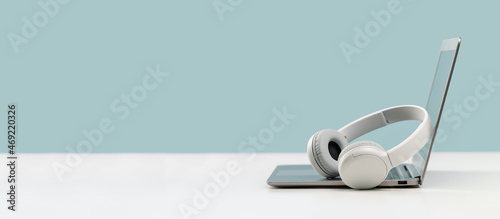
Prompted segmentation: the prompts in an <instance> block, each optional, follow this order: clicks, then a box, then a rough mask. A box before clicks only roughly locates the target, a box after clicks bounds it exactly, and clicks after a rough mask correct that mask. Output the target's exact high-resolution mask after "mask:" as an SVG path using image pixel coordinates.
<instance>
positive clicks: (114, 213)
mask: <svg viewBox="0 0 500 219" xmlns="http://www.w3.org/2000/svg"><path fill="white" fill-rule="evenodd" d="M66 156H67V154H21V155H20V157H19V161H18V162H19V166H18V168H19V169H18V174H19V178H18V180H19V183H18V187H19V191H18V199H17V200H18V209H17V212H16V213H12V212H9V211H7V210H6V204H2V205H1V206H2V209H1V210H0V218H2V219H3V218H182V217H181V214H180V212H179V206H181V204H182V203H184V204H186V205H188V206H191V207H193V203H192V200H193V198H194V197H195V193H194V192H193V191H194V190H196V189H198V190H201V191H202V190H203V188H204V187H207V185H212V186H213V185H214V184H213V183H214V180H212V178H211V177H210V176H209V173H210V172H211V171H214V172H218V171H221V170H225V169H226V165H227V163H231V160H233V161H234V162H237V163H238V164H239V165H240V172H239V173H237V174H236V175H234V176H231V177H230V182H229V184H228V185H227V186H226V187H225V188H223V189H220V190H219V192H214V193H212V194H214V196H215V197H213V198H208V201H209V204H208V205H207V206H206V207H205V208H204V209H200V210H199V215H195V216H193V217H190V218H381V217H383V216H389V218H405V219H406V218H500V152H482V153H480V152H475V153H433V155H432V157H431V162H430V165H429V168H428V172H427V175H426V180H425V182H424V185H423V186H422V187H420V188H406V189H394V188H388V189H375V190H369V191H355V190H351V189H332V188H326V189H276V188H272V187H270V186H268V185H267V184H266V180H267V178H268V176H269V174H270V173H271V172H272V171H273V169H274V167H275V166H276V165H278V164H301V163H303V164H305V163H308V160H307V157H306V154H258V155H256V156H255V159H253V160H251V161H247V160H246V159H247V158H248V157H249V155H248V154H92V155H89V156H88V157H86V158H84V160H83V162H82V163H81V165H79V166H78V167H76V168H75V169H74V171H73V172H72V173H70V174H67V175H65V176H64V178H63V181H62V182H59V181H58V179H57V177H56V175H55V173H54V171H53V170H52V167H51V164H52V163H53V162H54V161H57V162H62V163H64V159H65V157H66ZM0 160H1V161H2V163H3V164H2V165H1V167H0V172H1V175H0V177H1V178H0V190H1V191H2V192H3V191H6V190H7V182H6V177H7V166H6V165H5V163H6V158H5V154H3V156H2V157H0ZM217 188H220V187H217ZM1 197H2V203H5V200H6V199H7V197H6V195H5V193H4V195H3V196H1Z"/></svg>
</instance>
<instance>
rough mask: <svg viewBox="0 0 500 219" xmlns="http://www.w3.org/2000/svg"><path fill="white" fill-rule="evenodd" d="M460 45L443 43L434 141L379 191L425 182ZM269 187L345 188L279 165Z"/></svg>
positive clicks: (433, 106)
mask: <svg viewBox="0 0 500 219" xmlns="http://www.w3.org/2000/svg"><path fill="white" fill-rule="evenodd" d="M460 41H461V38H460V37H458V38H453V39H447V40H443V42H442V44H441V50H440V53H439V58H438V64H437V67H436V71H435V73H434V80H433V82H432V86H431V91H430V94H429V98H428V99H427V105H426V109H427V112H428V113H429V116H430V118H431V121H432V126H433V136H432V138H431V140H429V142H427V144H426V145H425V146H424V147H423V148H422V149H421V150H420V151H419V152H418V153H417V154H415V155H414V156H413V157H412V158H411V159H410V160H408V161H407V162H405V163H403V164H401V165H399V166H397V167H395V168H393V169H392V170H391V171H390V172H389V174H388V176H387V178H386V179H385V181H384V182H382V183H381V184H380V185H379V187H396V186H417V185H422V183H423V182H424V176H425V171H426V169H427V164H428V163H429V157H430V155H431V150H432V146H433V143H434V139H435V138H436V133H437V129H438V126H439V121H440V118H441V113H442V111H443V107H444V103H445V100H446V94H447V93H448V87H449V86H450V80H451V76H452V73H453V67H454V66H455V61H456V59H457V54H458V48H459V47H460ZM267 184H269V185H271V186H276V187H324V186H327V187H328V186H345V184H344V183H343V182H342V180H341V178H340V177H339V176H337V177H334V178H325V177H323V176H321V175H319V174H318V173H316V171H315V170H314V169H313V167H312V166H311V165H279V166H277V167H276V169H275V170H274V171H273V173H272V174H271V176H270V177H269V179H267Z"/></svg>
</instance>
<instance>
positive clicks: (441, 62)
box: [412, 37, 461, 185]
mask: <svg viewBox="0 0 500 219" xmlns="http://www.w3.org/2000/svg"><path fill="white" fill-rule="evenodd" d="M460 41H461V38H460V37H457V38H452V39H447V40H443V42H442V44H441V49H440V52H439V58H438V63H437V66H436V70H435V72H434V79H433V81H432V86H431V91H430V93H429V98H428V99H427V105H426V107H425V108H426V110H427V112H428V113H429V116H430V118H431V121H432V126H433V129H434V130H433V132H434V133H433V136H432V138H431V140H430V141H429V142H427V144H426V145H425V146H424V147H423V148H422V149H421V150H420V151H419V152H418V153H417V154H416V155H414V156H413V158H412V163H413V164H414V165H415V167H416V169H417V171H418V172H419V173H420V175H421V177H420V185H422V183H423V181H424V176H425V171H426V169H427V164H428V163H429V157H430V155H431V150H432V146H433V145H434V140H435V138H436V133H437V130H438V128H439V121H440V119H441V113H442V112H443V107H444V103H445V101H446V94H447V93H448V87H449V86H450V81H451V76H452V73H453V68H454V66H455V61H456V59H457V54H458V48H459V47H460Z"/></svg>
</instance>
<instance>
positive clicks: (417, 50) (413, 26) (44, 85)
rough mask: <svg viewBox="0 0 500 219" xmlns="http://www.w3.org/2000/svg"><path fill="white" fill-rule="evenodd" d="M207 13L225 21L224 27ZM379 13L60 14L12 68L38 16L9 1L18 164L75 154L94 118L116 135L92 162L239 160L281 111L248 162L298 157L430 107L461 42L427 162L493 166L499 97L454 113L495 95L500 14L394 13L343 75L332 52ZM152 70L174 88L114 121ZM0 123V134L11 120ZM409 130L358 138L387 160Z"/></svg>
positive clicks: (5, 24)
mask: <svg viewBox="0 0 500 219" xmlns="http://www.w3.org/2000/svg"><path fill="white" fill-rule="evenodd" d="M40 2H43V3H45V2H50V1H47V0H42V1H40ZM214 2H219V3H220V4H219V6H220V5H225V6H226V9H231V11H226V12H225V13H224V14H223V19H221V18H220V17H219V16H218V13H217V11H216V9H215V7H214V4H213V3H214ZM388 2H389V1H342V2H341V1H285V0H280V1H263V0H260V1H246V0H243V1H241V3H240V4H237V3H238V1H230V2H227V1H225V0H221V1H70V2H69V3H67V4H61V3H58V5H59V9H58V11H57V13H55V15H54V16H53V17H50V16H49V17H48V21H47V23H46V24H45V25H43V26H42V27H38V28H37V29H38V32H37V34H36V35H35V36H34V37H32V38H29V39H28V38H27V40H28V43H26V44H21V45H19V46H18V49H19V51H18V53H16V51H15V49H14V46H13V45H12V43H11V40H10V39H9V33H14V34H17V35H19V36H22V28H23V25H24V23H23V17H26V18H27V19H28V20H29V21H31V22H33V16H34V15H36V14H37V13H38V12H40V11H43V9H42V7H41V6H40V5H39V3H38V2H36V1H8V2H6V1H4V2H2V3H1V6H0V31H1V32H0V36H3V37H2V38H1V39H2V40H0V48H1V50H0V60H1V64H0V73H1V80H0V83H1V84H0V89H1V90H0V92H1V94H2V95H1V99H0V100H1V103H2V105H4V110H3V111H4V115H6V113H7V107H6V106H7V104H9V103H11V102H15V103H17V104H18V108H19V110H18V128H19V129H18V138H19V141H18V151H19V152H35V153H38V152H70V150H68V148H73V149H74V148H76V146H77V144H78V143H79V142H80V141H82V140H85V139H86V138H85V136H84V135H83V134H82V131H83V130H84V129H85V130H91V129H95V128H97V127H99V125H98V124H99V121H101V120H102V119H103V118H108V119H110V120H111V121H112V122H113V125H114V127H115V129H114V131H113V132H112V133H109V134H104V135H103V139H102V143H100V144H99V145H96V146H93V149H92V152H238V151H241V148H239V147H238V146H239V145H240V144H241V143H243V142H245V141H246V140H247V139H248V136H258V135H259V133H261V132H265V131H268V129H266V128H268V127H269V122H270V121H271V120H272V118H273V117H274V116H275V113H274V112H273V109H278V110H279V111H281V110H283V108H284V107H286V109H287V111H288V113H291V114H295V115H296V117H295V118H294V119H291V120H290V123H289V124H288V125H286V126H284V129H283V130H282V131H280V132H277V133H273V136H272V138H269V136H268V138H267V140H269V142H267V143H266V144H262V145H263V146H262V147H259V148H257V150H258V151H262V152H305V151H306V143H307V140H308V138H309V137H310V136H311V135H312V134H313V133H314V132H316V131H318V130H321V129H325V128H334V129H338V128H340V127H342V126H343V125H345V124H347V123H348V122H350V121H352V120H354V119H356V118H358V117H360V116H363V115H365V114H368V113H370V112H372V111H376V110H379V109H382V108H384V107H389V106H393V105H398V104H416V105H421V106H425V104H426V100H427V96H428V93H429V89H430V85H431V82H432V77H433V74H434V69H435V67H436V62H437V58H438V52H439V48H440V45H441V41H442V40H443V39H447V38H453V37H458V36H460V37H462V46H461V49H460V53H459V56H458V60H457V65H456V67H455V75H454V78H453V80H452V85H451V88H450V91H449V97H448V101H447V104H446V107H445V111H449V112H450V115H451V116H455V117H454V118H455V119H454V120H453V119H448V120H447V121H443V122H442V126H441V127H442V130H443V132H444V134H445V135H446V138H445V139H444V140H441V141H440V142H438V143H437V144H436V145H435V150H436V151H498V150H499V149H500V145H499V144H498V141H496V137H497V135H498V133H499V129H498V126H497V124H499V122H500V116H498V110H499V107H500V101H499V100H500V91H498V90H500V87H496V88H497V90H493V91H490V90H487V89H484V88H483V90H482V92H486V93H489V94H490V95H489V98H487V99H485V100H479V101H478V102H477V103H475V105H474V107H473V110H470V112H467V113H468V114H467V116H463V115H460V116H459V114H458V113H456V112H454V108H453V106H454V104H462V105H463V104H464V103H465V104H467V103H468V104H471V103H474V102H470V101H472V99H474V97H475V90H476V88H477V87H478V86H482V85H481V82H480V78H484V79H485V80H487V79H488V77H492V80H493V81H498V82H500V75H499V72H500V68H499V67H498V57H499V56H498V54H497V51H498V50H499V49H500V43H499V41H498V40H497V38H498V37H497V36H498V35H499V34H500V29H498V28H497V26H498V20H500V15H499V14H498V8H499V6H500V4H499V3H496V2H493V1H484V2H483V1H479V2H477V1H475V2H472V1H464V2H460V3H457V2H456V1H406V0H401V1H400V6H399V7H400V8H401V10H402V11H401V13H399V14H393V15H392V16H391V20H390V22H389V24H388V25H387V26H385V27H384V26H380V27H381V28H380V31H379V32H378V33H377V34H376V36H374V37H370V39H371V40H370V43H369V44H368V46H366V47H365V48H362V49H360V51H361V52H360V53H359V54H353V55H352V56H351V58H352V60H351V62H348V61H347V60H346V57H345V56H344V55H343V53H342V51H341V49H340V44H341V43H342V42H345V43H348V44H351V45H353V40H354V37H355V35H356V33H355V32H354V29H355V28H356V27H359V28H360V29H362V30H363V29H364V28H365V25H366V24H367V23H369V22H373V21H376V20H375V18H374V17H373V16H372V15H371V14H370V12H371V11H375V12H380V11H381V10H388V5H387V4H388ZM231 3H233V4H231ZM157 65H158V66H159V68H160V69H161V71H164V72H169V73H170V75H169V76H168V77H167V78H165V79H164V81H163V82H162V83H160V84H159V85H158V87H157V88H156V89H154V90H152V91H148V93H147V97H145V99H144V101H141V102H139V103H138V105H137V107H136V108H134V109H130V113H129V114H128V116H127V117H126V118H125V119H123V120H121V119H119V116H120V115H121V113H116V112H113V111H112V110H111V104H112V103H113V101H114V100H116V99H117V98H118V99H119V98H120V97H121V95H123V94H125V95H127V94H130V93H131V90H133V88H135V87H136V86H138V85H141V84H142V80H143V78H144V77H145V75H147V74H148V71H147V70H146V69H145V68H146V67H147V66H151V67H152V68H153V69H155V68H156V66H157ZM490 75H491V76H490ZM471 98H472V99H471ZM467 101H469V102H467ZM456 116H458V119H459V120H460V121H461V122H460V124H459V123H458V121H457V120H458V119H457V117H456ZM1 123H2V124H4V125H3V127H6V126H7V125H6V124H7V118H6V116H2V118H1ZM278 124H280V123H278ZM414 126H415V124H414V123H411V122H409V123H402V124H398V125H395V126H392V127H388V128H384V129H382V130H378V131H376V132H375V133H372V134H370V135H369V136H366V137H365V138H367V139H370V140H376V141H378V142H379V143H381V144H382V145H384V147H386V148H389V147H391V146H393V144H395V143H397V142H398V141H400V140H402V139H404V138H405V137H406V136H407V134H408V133H409V132H411V129H412V128H413V127H414ZM2 130H5V132H6V130H7V129H6V128H3V129H2ZM263 130H264V131H263ZM268 134H269V133H268ZM1 139H3V140H2V141H3V142H6V134H3V135H1ZM247 149H248V148H247ZM250 150H251V149H250ZM1 151H3V152H5V151H6V145H5V146H2V148H1Z"/></svg>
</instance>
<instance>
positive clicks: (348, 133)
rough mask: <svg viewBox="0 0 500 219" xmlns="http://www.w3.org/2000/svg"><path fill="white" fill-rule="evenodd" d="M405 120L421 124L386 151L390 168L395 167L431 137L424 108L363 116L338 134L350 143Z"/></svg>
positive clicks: (409, 107)
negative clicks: (417, 121)
mask: <svg viewBox="0 0 500 219" xmlns="http://www.w3.org/2000/svg"><path fill="white" fill-rule="evenodd" d="M405 120H419V121H421V122H422V123H420V125H419V126H418V127H417V129H416V130H415V131H414V132H413V133H412V134H411V135H410V136H409V137H408V138H406V139H405V140H404V141H403V142H401V143H399V144H398V145H396V146H395V147H393V148H392V149H390V150H389V151H387V156H388V157H389V160H390V161H391V164H392V167H396V166H398V165H399V164H401V163H403V162H405V161H406V160H408V159H410V158H411V157H412V156H413V155H415V154H416V153H417V152H418V151H419V150H420V149H422V148H423V147H424V145H425V144H426V143H427V141H429V139H430V138H431V136H432V130H433V128H432V123H431V119H430V117H429V114H428V113H427V111H426V110H425V109H424V108H422V107H420V106H415V105H401V106H394V107H389V108H386V109H383V110H379V111H377V112H374V113H371V114H369V115H366V116H363V117H361V118H359V119H357V120H355V121H353V122H351V123H349V124H347V125H346V126H344V127H342V128H341V129H339V132H340V133H342V134H343V135H344V137H345V138H346V139H347V141H348V142H351V141H352V140H354V139H356V138H358V137H360V136H362V135H364V134H366V133H368V132H371V131H373V130H375V129H378V128H382V127H384V126H386V125H388V124H392V123H396V122H400V121H405ZM392 167H391V168H392Z"/></svg>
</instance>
